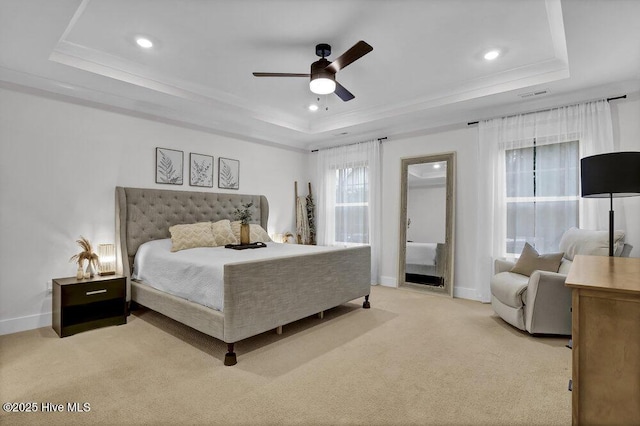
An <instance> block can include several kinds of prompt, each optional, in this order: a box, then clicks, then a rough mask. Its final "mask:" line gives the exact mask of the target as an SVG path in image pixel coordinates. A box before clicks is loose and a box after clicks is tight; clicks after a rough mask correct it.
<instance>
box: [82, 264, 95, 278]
mask: <svg viewBox="0 0 640 426" xmlns="http://www.w3.org/2000/svg"><path fill="white" fill-rule="evenodd" d="M95 274H96V270H95V269H94V267H93V263H92V262H91V261H89V264H88V265H87V269H86V270H85V271H84V277H85V278H93V276H94V275H95Z"/></svg>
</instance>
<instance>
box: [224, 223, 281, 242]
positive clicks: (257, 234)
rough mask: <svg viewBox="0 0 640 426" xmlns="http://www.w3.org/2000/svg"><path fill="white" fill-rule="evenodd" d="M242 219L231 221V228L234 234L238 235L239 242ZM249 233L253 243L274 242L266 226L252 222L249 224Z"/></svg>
mask: <svg viewBox="0 0 640 426" xmlns="http://www.w3.org/2000/svg"><path fill="white" fill-rule="evenodd" d="M240 223H241V222H240V221H239V220H236V221H233V222H231V230H232V231H233V235H234V236H235V237H236V239H237V240H238V242H239V241H240ZM249 235H250V242H252V243H270V242H272V240H271V238H270V237H269V234H267V231H265V230H264V228H263V227H262V226H260V225H258V224H255V223H250V224H249Z"/></svg>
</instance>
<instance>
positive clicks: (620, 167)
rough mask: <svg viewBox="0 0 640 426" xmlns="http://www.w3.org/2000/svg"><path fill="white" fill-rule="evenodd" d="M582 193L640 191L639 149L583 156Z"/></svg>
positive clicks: (593, 195) (596, 195) (628, 193)
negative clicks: (637, 150)
mask: <svg viewBox="0 0 640 426" xmlns="http://www.w3.org/2000/svg"><path fill="white" fill-rule="evenodd" d="M580 169H581V182H582V196H583V197H587V198H609V197H614V198H616V197H633V196H636V195H640V152H612V153H609V154H600V155H593V156H591V157H585V158H583V159H582V160H580Z"/></svg>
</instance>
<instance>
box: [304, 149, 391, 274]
mask: <svg viewBox="0 0 640 426" xmlns="http://www.w3.org/2000/svg"><path fill="white" fill-rule="evenodd" d="M317 155H318V158H317V171H316V182H317V186H318V190H317V194H318V195H317V201H316V206H317V211H318V215H317V221H316V222H317V225H316V229H317V230H316V237H317V240H318V244H320V245H342V246H349V245H359V244H369V245H370V246H371V283H372V284H377V283H378V282H379V259H380V238H381V232H380V218H381V202H380V201H381V200H380V195H381V172H380V142H379V141H377V140H373V141H369V142H362V143H358V144H353V145H347V146H341V147H336V148H329V149H322V150H319V151H318V154H317Z"/></svg>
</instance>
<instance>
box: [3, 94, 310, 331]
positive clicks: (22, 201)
mask: <svg viewBox="0 0 640 426" xmlns="http://www.w3.org/2000/svg"><path fill="white" fill-rule="evenodd" d="M156 147H164V148H172V149H178V150H182V151H184V155H185V174H184V176H185V183H184V185H182V186H172V185H157V184H155V176H154V170H155V148H156ZM190 152H196V153H200V154H207V155H213V156H214V157H215V162H216V164H215V173H217V169H218V167H217V158H218V157H219V156H223V157H228V158H234V159H238V160H240V190H239V191H228V192H234V193H245V194H264V195H266V196H267V198H268V200H269V204H270V217H269V225H268V231H269V233H270V234H274V233H282V232H284V231H287V230H289V231H293V230H294V229H295V228H294V226H295V214H294V213H295V206H294V199H293V198H294V197H293V182H294V180H298V181H300V182H303V183H304V182H307V181H308V179H309V176H308V174H307V169H306V167H305V166H306V161H307V154H306V153H300V152H294V151H290V150H284V149H279V148H273V147H267V146H262V145H258V144H255V143H251V142H246V141H242V140H237V139H230V138H226V137H222V136H216V135H212V134H209V133H204V132H199V131H195V130H190V129H186V128H182V127H177V126H173V125H168V124H163V123H159V122H155V121H149V120H145V119H141V118H135V117H130V116H126V115H122V114H119V113H114V112H109V111H105V110H101V109H96V108H91V107H87V106H82V105H77V104H72V103H67V102H63V101H59V100H55V99H50V98H45V97H39V96H36V95H32V94H25V93H21V92H16V91H12V90H6V89H1V88H0V229H1V231H2V233H1V235H2V237H1V238H0V334H6V333H11V332H15V331H20V330H25V329H30V328H36V327H42V326H47V325H49V324H51V314H50V312H51V295H50V294H49V293H48V291H47V288H46V283H47V281H50V280H51V279H52V278H58V277H67V276H74V275H75V269H76V266H75V265H74V264H72V263H69V262H68V260H69V257H71V256H72V255H73V254H75V253H77V252H78V251H79V250H78V247H77V246H76V243H75V240H76V239H78V237H79V236H80V235H83V236H85V237H87V238H88V239H89V240H90V241H91V242H92V243H93V244H98V243H112V242H114V240H115V238H114V233H115V228H114V222H115V217H114V199H115V190H114V188H115V186H131V187H144V188H161V189H175V190H190V191H210V192H225V190H219V189H217V188H216V187H214V188H196V187H191V186H189V184H188V183H189V181H188V161H187V160H188V156H189V153H190ZM215 182H216V186H217V177H216V178H215Z"/></svg>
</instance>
